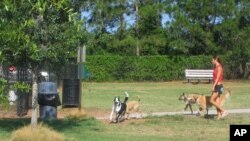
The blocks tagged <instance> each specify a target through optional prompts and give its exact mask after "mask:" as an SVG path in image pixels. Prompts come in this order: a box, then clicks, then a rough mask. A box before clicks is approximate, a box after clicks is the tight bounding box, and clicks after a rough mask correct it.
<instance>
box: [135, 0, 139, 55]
mask: <svg viewBox="0 0 250 141" xmlns="http://www.w3.org/2000/svg"><path fill="white" fill-rule="evenodd" d="M135 10H136V37H137V38H136V56H140V43H139V2H138V0H136V2H135Z"/></svg>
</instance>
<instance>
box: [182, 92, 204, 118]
mask: <svg viewBox="0 0 250 141" xmlns="http://www.w3.org/2000/svg"><path fill="white" fill-rule="evenodd" d="M199 96H200V95H199V94H189V95H185V93H183V94H182V95H180V96H179V100H183V101H184V102H185V103H186V106H185V108H184V110H185V111H186V110H187V108H188V107H189V109H190V111H191V114H193V109H192V105H193V104H196V99H195V97H199Z"/></svg>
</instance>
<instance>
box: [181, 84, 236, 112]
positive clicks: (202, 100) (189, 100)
mask: <svg viewBox="0 0 250 141" xmlns="http://www.w3.org/2000/svg"><path fill="white" fill-rule="evenodd" d="M231 95H232V92H231V90H230V89H229V88H227V89H226V93H225V94H222V95H221V96H220V101H221V102H220V106H223V105H224V103H225V101H226V100H227V99H228V98H229V97H230V96H231ZM210 98H211V96H205V95H204V94H189V95H185V94H184V93H183V94H182V95H181V96H180V97H179V100H184V102H185V103H186V107H185V108H184V109H185V110H186V109H187V108H188V107H189V108H190V110H191V113H192V114H193V110H192V107H191V105H192V104H197V105H198V106H199V112H198V115H201V114H203V115H204V113H205V110H206V111H207V113H206V115H208V109H209V108H211V107H212V106H213V104H212V103H210Z"/></svg>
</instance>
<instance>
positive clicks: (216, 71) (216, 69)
mask: <svg viewBox="0 0 250 141" xmlns="http://www.w3.org/2000/svg"><path fill="white" fill-rule="evenodd" d="M219 68H221V74H220V76H218V70H219ZM217 77H219V80H218V83H222V80H223V68H222V66H221V64H219V65H217V66H215V67H214V72H213V79H214V82H215V80H216V79H217Z"/></svg>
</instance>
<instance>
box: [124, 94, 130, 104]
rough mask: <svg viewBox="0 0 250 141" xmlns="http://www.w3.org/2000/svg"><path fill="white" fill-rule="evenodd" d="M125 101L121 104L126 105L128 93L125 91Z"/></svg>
mask: <svg viewBox="0 0 250 141" xmlns="http://www.w3.org/2000/svg"><path fill="white" fill-rule="evenodd" d="M125 95H126V96H125V99H124V102H123V103H126V102H127V101H128V97H129V94H128V92H126V91H125Z"/></svg>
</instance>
